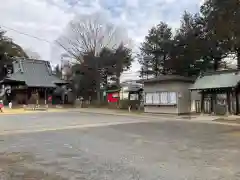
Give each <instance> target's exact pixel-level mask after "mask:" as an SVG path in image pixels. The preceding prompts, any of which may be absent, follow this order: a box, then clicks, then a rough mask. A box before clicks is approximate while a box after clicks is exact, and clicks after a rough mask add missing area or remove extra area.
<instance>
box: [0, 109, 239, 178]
mask: <svg viewBox="0 0 240 180" xmlns="http://www.w3.org/2000/svg"><path fill="white" fill-rule="evenodd" d="M74 127H75V128H74ZM0 134H1V135H0V179H1V180H2V179H3V180H4V179H11V180H12V179H13V180H15V179H16V180H19V179H28V180H29V179H30V178H32V179H34V178H35V179H36V180H39V179H47V180H55V179H56V180H58V179H60V180H61V179H79V180H85V179H86V180H104V179H105V180H159V179H160V180H186V179H187V180H198V179H199V180H221V179H224V180H225V179H231V180H234V179H236V180H237V179H240V170H239V167H240V149H239V148H240V127H239V126H236V127H234V126H224V125H218V124H207V123H191V122H182V121H166V120H159V121H156V120H153V121H151V118H148V119H147V118H137V117H127V116H112V115H101V114H92V113H77V112H71V113H70V112H68V113H67V112H65V113H40V114H25V115H21V116H20V115H18V116H17V115H10V116H1V117H0Z"/></svg>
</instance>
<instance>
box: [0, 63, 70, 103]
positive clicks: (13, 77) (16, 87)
mask: <svg viewBox="0 0 240 180" xmlns="http://www.w3.org/2000/svg"><path fill="white" fill-rule="evenodd" d="M1 84H4V85H5V86H6V85H7V86H10V87H11V95H9V94H8V96H7V99H8V101H9V100H11V101H14V102H15V103H18V104H28V103H34V102H35V100H34V97H35V99H36V96H37V97H38V98H37V99H39V103H46V100H47V96H48V95H51V94H53V92H54V90H55V89H56V88H57V87H59V86H62V85H64V84H67V83H66V81H63V80H61V79H59V78H58V77H56V76H55V75H54V74H53V72H52V69H51V66H50V63H49V62H48V61H43V60H32V59H17V60H15V61H14V62H13V72H12V74H8V75H7V76H6V77H5V78H4V79H3V80H2V81H1ZM5 95H6V94H5ZM5 97H6V96H5ZM33 101H34V102H33Z"/></svg>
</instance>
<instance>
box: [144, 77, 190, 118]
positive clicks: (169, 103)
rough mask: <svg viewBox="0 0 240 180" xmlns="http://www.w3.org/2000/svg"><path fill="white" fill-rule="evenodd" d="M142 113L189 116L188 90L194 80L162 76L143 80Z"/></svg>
mask: <svg viewBox="0 0 240 180" xmlns="http://www.w3.org/2000/svg"><path fill="white" fill-rule="evenodd" d="M143 82H144V88H143V89H144V112H147V113H166V114H189V113H190V104H191V99H190V92H189V88H190V87H191V85H192V84H193V83H194V79H192V78H188V77H183V76H176V75H162V76H159V77H156V78H151V79H147V80H144V81H143Z"/></svg>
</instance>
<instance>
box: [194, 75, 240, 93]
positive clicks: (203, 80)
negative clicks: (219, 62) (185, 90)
mask: <svg viewBox="0 0 240 180" xmlns="http://www.w3.org/2000/svg"><path fill="white" fill-rule="evenodd" d="M239 82H240V71H218V72H214V73H206V74H203V75H202V76H200V77H199V78H198V79H197V80H196V81H195V83H194V84H193V86H192V87H191V88H190V89H191V90H203V89H216V88H229V87H236V86H237V85H238V83H239Z"/></svg>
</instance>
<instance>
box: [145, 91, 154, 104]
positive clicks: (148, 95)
mask: <svg viewBox="0 0 240 180" xmlns="http://www.w3.org/2000/svg"><path fill="white" fill-rule="evenodd" d="M145 103H146V104H153V93H146V96H145Z"/></svg>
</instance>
